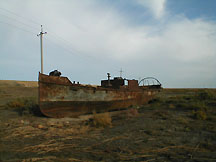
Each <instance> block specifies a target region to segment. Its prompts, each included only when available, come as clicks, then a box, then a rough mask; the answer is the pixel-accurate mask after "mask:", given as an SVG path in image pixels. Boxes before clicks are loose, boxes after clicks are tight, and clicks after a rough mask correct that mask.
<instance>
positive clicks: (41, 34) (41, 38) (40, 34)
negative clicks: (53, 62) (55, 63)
mask: <svg viewBox="0 0 216 162" xmlns="http://www.w3.org/2000/svg"><path fill="white" fill-rule="evenodd" d="M44 34H47V32H43V27H42V25H41V31H40V33H39V34H38V35H37V36H40V48H41V73H42V74H43V35H44Z"/></svg>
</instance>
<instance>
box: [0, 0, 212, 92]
mask: <svg viewBox="0 0 216 162" xmlns="http://www.w3.org/2000/svg"><path fill="white" fill-rule="evenodd" d="M215 7H216V1H215V0H82V1H79V0H37V1H36V0H7V1H6V0H0V57H1V59H0V80H27V81H31V80H35V81H36V80H38V73H39V71H40V38H39V37H38V36H37V34H39V32H40V30H41V28H40V25H41V24H42V25H43V31H44V32H47V34H45V35H43V47H44V48H43V52H44V73H46V74H48V73H49V72H50V71H52V70H55V69H57V70H59V71H61V73H62V75H63V76H67V77H68V78H69V79H70V80H71V81H79V82H80V83H83V84H100V80H101V79H106V78H107V72H109V73H110V74H111V77H114V76H119V75H120V69H121V68H122V70H123V73H122V75H123V77H124V78H127V79H138V80H140V79H142V78H145V77H155V78H157V79H158V80H159V81H160V82H161V83H162V86H163V87H165V88H216V70H215V69H216V12H215Z"/></svg>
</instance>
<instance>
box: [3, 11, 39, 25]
mask: <svg viewBox="0 0 216 162" xmlns="http://www.w3.org/2000/svg"><path fill="white" fill-rule="evenodd" d="M0 10H2V11H5V12H8V13H10V14H13V15H15V16H17V17H20V18H23V19H27V20H28V21H31V22H32V23H34V24H37V25H41V24H40V23H38V22H36V21H33V20H32V19H29V18H27V17H23V16H20V15H18V14H17V13H15V12H12V11H10V10H8V9H4V8H1V7H0Z"/></svg>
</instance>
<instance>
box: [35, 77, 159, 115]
mask: <svg viewBox="0 0 216 162" xmlns="http://www.w3.org/2000/svg"><path fill="white" fill-rule="evenodd" d="M131 83H132V84H129V85H131V86H122V87H120V88H119V89H113V88H104V87H100V86H98V87H93V86H85V85H80V84H72V83H71V82H70V80H69V79H68V78H67V77H57V76H48V75H44V74H41V73H39V106H40V109H41V112H42V113H43V114H44V115H46V116H49V117H56V118H59V117H75V116H79V115H82V114H88V113H92V112H93V111H96V112H105V111H111V110H120V109H123V108H128V107H131V106H140V105H143V104H145V103H147V102H148V101H149V100H150V99H152V97H153V96H154V95H155V94H156V93H157V92H158V90H157V89H146V88H144V87H138V85H137V84H136V83H135V81H131ZM136 85H137V86H136Z"/></svg>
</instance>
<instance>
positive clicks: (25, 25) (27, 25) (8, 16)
mask: <svg viewBox="0 0 216 162" xmlns="http://www.w3.org/2000/svg"><path fill="white" fill-rule="evenodd" d="M0 15H2V16H5V17H7V18H9V19H11V20H14V21H16V22H18V23H20V24H22V25H25V26H27V27H29V28H32V29H34V30H38V29H37V28H35V27H33V26H30V25H28V24H25V23H23V22H22V21H19V20H17V19H15V18H11V17H9V16H7V15H3V14H1V13H0Z"/></svg>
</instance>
